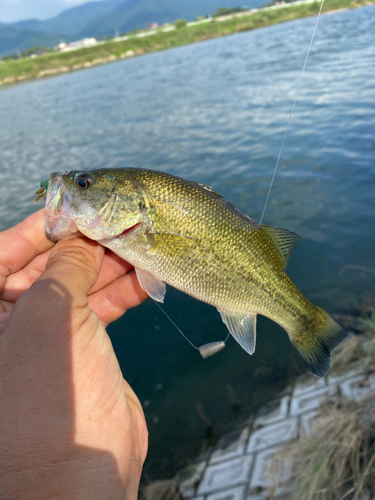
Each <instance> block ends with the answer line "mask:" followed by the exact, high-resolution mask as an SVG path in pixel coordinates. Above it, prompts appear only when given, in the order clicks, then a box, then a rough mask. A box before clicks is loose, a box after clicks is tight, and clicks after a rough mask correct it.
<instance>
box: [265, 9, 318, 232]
mask: <svg viewBox="0 0 375 500" xmlns="http://www.w3.org/2000/svg"><path fill="white" fill-rule="evenodd" d="M323 4H324V0H322V1H321V3H320V9H319V12H318V17H317V18H316V22H315V26H314V30H313V33H312V36H311V40H310V44H309V48H308V49H307V53H306V57H305V61H304V63H303V67H302V71H301V74H300V77H299V80H298V85H297V90H296V93H295V96H294V101H293V104H292V108H291V110H290V113H289V118H288V122H287V125H286V129H285V133H284V137H283V140H282V143H281V147H280V151H279V156H278V157H277V161H276V165H275V168H274V171H273V175H272V179H271V183H270V187H269V188H268V193H267V197H266V201H265V203H264V207H263V212H262V216H261V218H260V221H259V224H262V220H263V216H264V212H265V211H266V207H267V204H268V199H269V197H270V193H271V189H272V186H273V181H274V180H275V176H276V171H277V168H278V166H279V163H280V158H281V153H282V152H283V149H284V143H285V139H286V136H287V135H288V131H289V125H290V122H291V119H292V116H293V112H294V108H295V105H296V102H297V99H298V95H299V91H300V87H301V82H302V78H303V75H304V73H305V68H306V64H307V60H308V58H309V55H310V51H311V47H312V44H313V41H314V38H315V32H316V29H317V27H318V23H319V19H320V14H321V12H322V8H323Z"/></svg>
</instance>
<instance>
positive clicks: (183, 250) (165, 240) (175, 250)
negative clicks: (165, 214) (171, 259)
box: [147, 233, 196, 256]
mask: <svg viewBox="0 0 375 500" xmlns="http://www.w3.org/2000/svg"><path fill="white" fill-rule="evenodd" d="M147 238H148V241H149V245H150V248H149V250H148V251H147V252H148V253H154V252H158V253H161V254H163V255H171V256H173V255H176V254H179V255H181V254H190V253H191V252H192V251H194V249H195V248H196V243H195V241H194V240H193V239H192V238H187V237H185V236H180V235H176V234H168V233H148V234H147Z"/></svg>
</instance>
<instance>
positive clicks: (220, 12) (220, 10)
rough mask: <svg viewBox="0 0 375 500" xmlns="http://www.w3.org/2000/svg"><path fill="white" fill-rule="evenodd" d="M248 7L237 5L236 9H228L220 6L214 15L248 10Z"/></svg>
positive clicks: (225, 14) (226, 14) (218, 15)
mask: <svg viewBox="0 0 375 500" xmlns="http://www.w3.org/2000/svg"><path fill="white" fill-rule="evenodd" d="M248 10H249V9H248V8H244V9H243V8H242V7H235V8H234V9H228V8H227V7H219V8H218V9H217V11H216V12H214V14H212V15H213V17H220V16H228V15H230V14H236V13H237V12H245V11H248Z"/></svg>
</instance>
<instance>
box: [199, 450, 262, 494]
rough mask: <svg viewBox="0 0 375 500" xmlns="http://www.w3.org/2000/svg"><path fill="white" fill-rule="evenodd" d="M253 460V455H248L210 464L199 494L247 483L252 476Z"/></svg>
mask: <svg viewBox="0 0 375 500" xmlns="http://www.w3.org/2000/svg"><path fill="white" fill-rule="evenodd" d="M253 461H254V457H253V455H247V456H243V457H239V458H234V459H232V460H227V461H226V462H220V463H218V464H213V465H209V466H208V467H207V469H206V470H205V473H204V476H203V479H202V481H201V483H200V485H199V488H198V494H199V495H205V494H207V493H212V492H214V491H218V490H225V489H226V488H229V487H234V486H240V485H242V484H246V483H247V481H248V480H249V477H250V472H251V469H252V466H253Z"/></svg>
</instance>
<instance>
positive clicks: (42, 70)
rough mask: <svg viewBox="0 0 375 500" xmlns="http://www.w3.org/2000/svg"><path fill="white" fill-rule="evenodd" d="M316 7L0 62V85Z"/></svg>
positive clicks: (333, 1) (339, 3) (335, 3)
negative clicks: (33, 57)
mask: <svg viewBox="0 0 375 500" xmlns="http://www.w3.org/2000/svg"><path fill="white" fill-rule="evenodd" d="M371 3H375V0H326V2H325V4H324V8H323V12H328V11H333V10H338V9H343V8H348V9H352V8H357V7H360V6H364V5H369V4H371ZM318 10H319V3H318V2H314V3H306V4H304V3H299V4H292V5H291V6H289V7H285V8H284V7H283V8H278V9H273V10H267V9H260V10H258V11H257V12H255V13H253V14H248V13H244V15H242V16H241V17H233V18H231V19H225V20H224V21H219V19H218V20H213V21H212V22H205V23H202V24H198V25H195V26H187V27H186V28H184V29H176V30H174V31H168V32H158V33H157V34H155V35H152V36H146V37H140V38H131V39H128V40H123V41H120V42H115V41H109V42H107V43H104V44H102V45H96V46H94V47H90V48H85V49H80V50H75V51H71V52H62V53H56V52H54V53H50V54H45V55H41V56H38V57H36V58H35V59H31V58H22V59H17V60H9V61H0V85H4V84H8V83H15V82H19V81H23V80H30V79H34V78H42V77H44V76H51V75H56V74H60V73H66V72H69V71H74V70H78V69H84V68H89V67H91V66H94V65H98V64H104V63H107V62H113V61H116V60H119V59H124V58H127V57H132V56H134V55H141V54H144V53H149V52H155V51H159V50H166V49H169V48H173V47H179V46H181V45H186V44H189V43H194V42H199V41H202V40H208V39H210V38H216V37H219V36H226V35H231V34H234V33H239V32H242V31H248V30H252V29H256V28H261V27H264V26H270V25H273V24H278V23H281V22H286V21H291V20H293V19H298V18H303V17H308V16H313V15H316V14H317V12H318Z"/></svg>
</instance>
